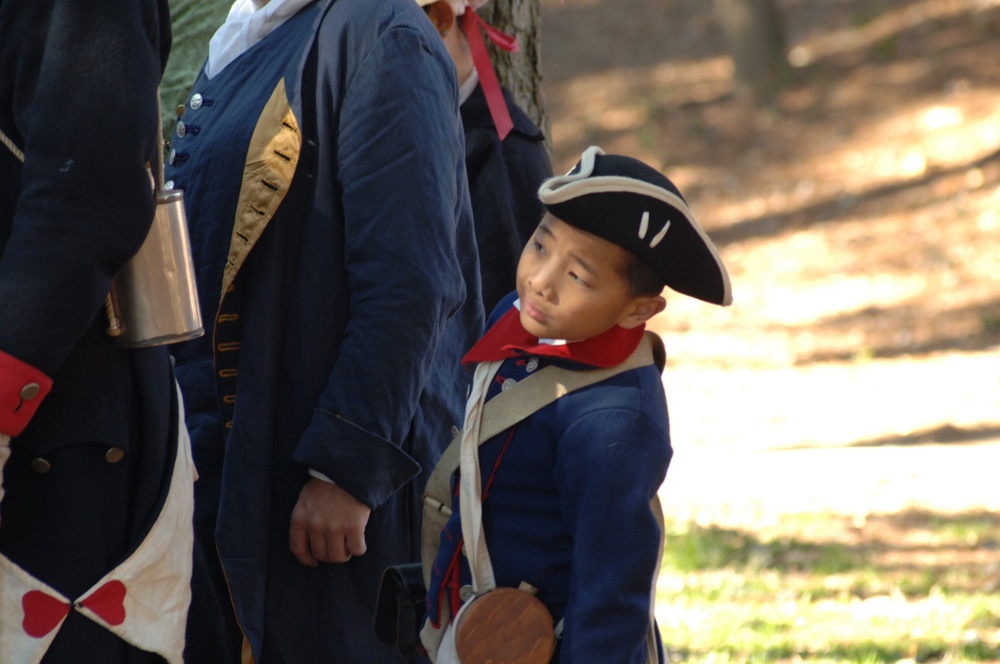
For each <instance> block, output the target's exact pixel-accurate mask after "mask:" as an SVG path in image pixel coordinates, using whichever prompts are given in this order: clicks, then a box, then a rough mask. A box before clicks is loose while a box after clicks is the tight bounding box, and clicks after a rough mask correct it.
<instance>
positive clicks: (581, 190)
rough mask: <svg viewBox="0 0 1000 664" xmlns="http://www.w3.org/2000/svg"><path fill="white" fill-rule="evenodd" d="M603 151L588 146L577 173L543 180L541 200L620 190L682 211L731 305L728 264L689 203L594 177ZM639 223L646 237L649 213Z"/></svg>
mask: <svg viewBox="0 0 1000 664" xmlns="http://www.w3.org/2000/svg"><path fill="white" fill-rule="evenodd" d="M604 154H605V153H604V151H603V150H602V149H601V148H599V147H597V146H596V145H595V146H591V147H589V148H587V149H586V150H585V151H584V153H583V155H581V157H580V161H579V164H578V165H579V170H576V172H574V171H570V172H569V173H567V174H566V175H562V176H557V177H552V178H549V179H548V180H546V181H544V182H543V183H542V185H541V186H540V187H539V188H538V198H539V200H541V201H542V203H543V204H545V205H557V204H559V203H565V202H567V201H571V200H573V199H575V198H579V197H580V196H587V195H589V194H604V193H615V192H621V193H627V194H639V195H642V196H648V197H649V198H652V199H655V200H659V201H662V202H664V203H666V204H667V205H669V206H670V207H672V208H674V209H676V210H677V211H678V212H680V213H681V214H683V215H684V217H685V218H686V219H687V221H688V223H689V224H690V225H691V227H692V228H693V229H694V230H695V231H696V232H697V233H698V235H699V236H700V237H701V240H702V243H703V244H704V245H705V246H706V247H707V248H708V250H709V252H710V253H711V255H712V258H713V259H714V260H715V262H716V264H717V265H718V266H719V272H720V273H721V275H722V279H723V283H724V288H725V291H724V292H725V298H724V300H723V302H722V306H728V305H729V304H732V300H733V296H732V284H731V283H730V281H729V272H728V271H727V270H726V267H725V264H724V263H723V262H722V257H721V256H720V255H719V252H718V249H716V247H715V244H714V243H713V242H712V240H711V239H710V238H709V237H708V234H707V233H706V232H705V230H704V229H703V228H702V227H701V224H699V223H698V221H697V220H696V219H695V218H694V215H693V214H692V213H691V210H690V208H688V206H687V203H686V202H684V199H683V198H681V197H680V196H678V195H677V194H675V193H673V192H672V191H668V190H667V189H664V188H663V187H659V186H657V185H655V184H651V183H649V182H645V181H643V180H637V179H635V178H630V177H622V176H617V175H600V176H593V175H592V173H593V172H594V164H595V161H596V159H597V156H598V155H604ZM575 168H576V167H575V166H574V169H575ZM639 223H640V229H639V237H640V238H642V239H645V231H646V230H648V224H649V218H648V213H647V214H645V215H643V218H642V219H641V220H640V222H639ZM669 228H670V224H669V223H668V224H667V225H666V226H664V228H663V229H661V230H660V231H659V232H658V233H657V235H656V236H655V237H654V238H653V240H652V244H650V248H653V247H655V246H656V245H657V244H659V243H660V241H661V240H663V237H664V236H665V235H666V232H667V230H668V229H669Z"/></svg>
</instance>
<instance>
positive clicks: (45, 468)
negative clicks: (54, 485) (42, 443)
mask: <svg viewBox="0 0 1000 664" xmlns="http://www.w3.org/2000/svg"><path fill="white" fill-rule="evenodd" d="M31 469H32V470H33V471H35V472H36V473H38V474H39V475H44V474H45V473H47V472H49V471H50V470H52V464H51V463H49V460H48V459H43V458H42V457H38V458H35V459H32V460H31Z"/></svg>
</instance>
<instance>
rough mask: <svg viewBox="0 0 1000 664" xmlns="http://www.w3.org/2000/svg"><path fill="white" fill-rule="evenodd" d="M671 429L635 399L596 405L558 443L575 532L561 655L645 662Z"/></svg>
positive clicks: (566, 507) (558, 472)
mask: <svg viewBox="0 0 1000 664" xmlns="http://www.w3.org/2000/svg"><path fill="white" fill-rule="evenodd" d="M670 455H671V451H670V441H669V434H668V433H667V431H666V430H665V429H664V427H663V426H661V423H656V422H654V421H653V420H651V419H650V418H648V417H646V416H644V415H643V414H642V413H641V412H640V411H639V409H638V408H636V409H631V408H622V407H615V408H601V409H595V410H593V411H591V412H590V413H588V414H587V415H585V416H584V417H582V418H578V419H577V420H576V421H575V422H574V423H573V424H572V425H570V427H569V428H568V429H567V430H566V432H565V433H564V435H563V436H562V438H561V440H560V443H559V457H558V459H557V462H556V467H555V481H556V484H557V487H558V490H559V496H560V507H561V509H562V511H563V515H564V518H565V519H566V521H567V523H568V524H569V526H570V528H571V529H572V531H573V557H572V560H573V563H572V573H571V579H570V590H569V598H568V605H567V608H566V614H565V623H564V631H563V637H562V645H561V650H560V661H562V662H584V661H586V662H644V661H645V636H646V631H647V627H648V625H649V607H650V584H651V580H652V575H653V572H654V570H655V569H656V568H657V567H658V566H659V564H660V560H659V559H658V551H659V541H660V529H659V526H658V524H657V523H656V519H655V517H654V516H653V513H652V511H651V510H650V507H649V505H650V501H651V500H652V499H653V498H654V497H655V496H656V493H657V490H658V489H659V487H660V485H661V484H662V482H663V479H664V476H665V474H666V470H667V465H668V464H669V462H670Z"/></svg>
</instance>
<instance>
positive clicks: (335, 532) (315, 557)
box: [288, 477, 372, 567]
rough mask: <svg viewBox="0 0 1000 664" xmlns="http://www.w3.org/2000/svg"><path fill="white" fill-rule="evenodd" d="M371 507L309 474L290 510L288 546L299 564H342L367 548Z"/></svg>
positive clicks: (310, 565) (337, 487) (312, 565)
mask: <svg viewBox="0 0 1000 664" xmlns="http://www.w3.org/2000/svg"><path fill="white" fill-rule="evenodd" d="M371 512H372V510H371V508H370V507H368V506H367V505H365V504H364V503H362V502H360V501H359V500H357V499H356V498H355V497H354V496H352V495H351V494H349V493H347V492H346V491H344V490H343V489H341V488H340V487H339V486H337V485H336V484H332V483H330V482H326V481H324V480H321V479H318V478H315V477H310V478H309V480H308V481H307V482H306V484H305V486H304V487H302V491H301V492H300V493H299V500H298V502H296V503H295V509H293V510H292V525H291V527H290V528H289V531H288V548H289V549H290V550H291V552H292V555H293V556H295V558H296V560H298V561H299V562H300V563H302V564H303V565H307V566H309V567H316V566H317V565H319V563H343V562H347V561H348V560H350V559H351V556H360V555H362V554H364V553H365V551H367V550H368V547H367V545H366V544H365V526H367V525H368V517H369V516H370V515H371Z"/></svg>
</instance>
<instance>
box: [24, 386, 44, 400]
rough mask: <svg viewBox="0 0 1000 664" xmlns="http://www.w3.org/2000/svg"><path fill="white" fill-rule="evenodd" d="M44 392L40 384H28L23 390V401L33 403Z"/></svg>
mask: <svg viewBox="0 0 1000 664" xmlns="http://www.w3.org/2000/svg"><path fill="white" fill-rule="evenodd" d="M41 391H42V388H41V387H40V386H39V385H38V383H28V384H27V385H25V386H24V387H22V388H21V399H22V400H24V401H31V400H32V399H34V398H35V397H37V396H38V394H39V393H40V392H41Z"/></svg>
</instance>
